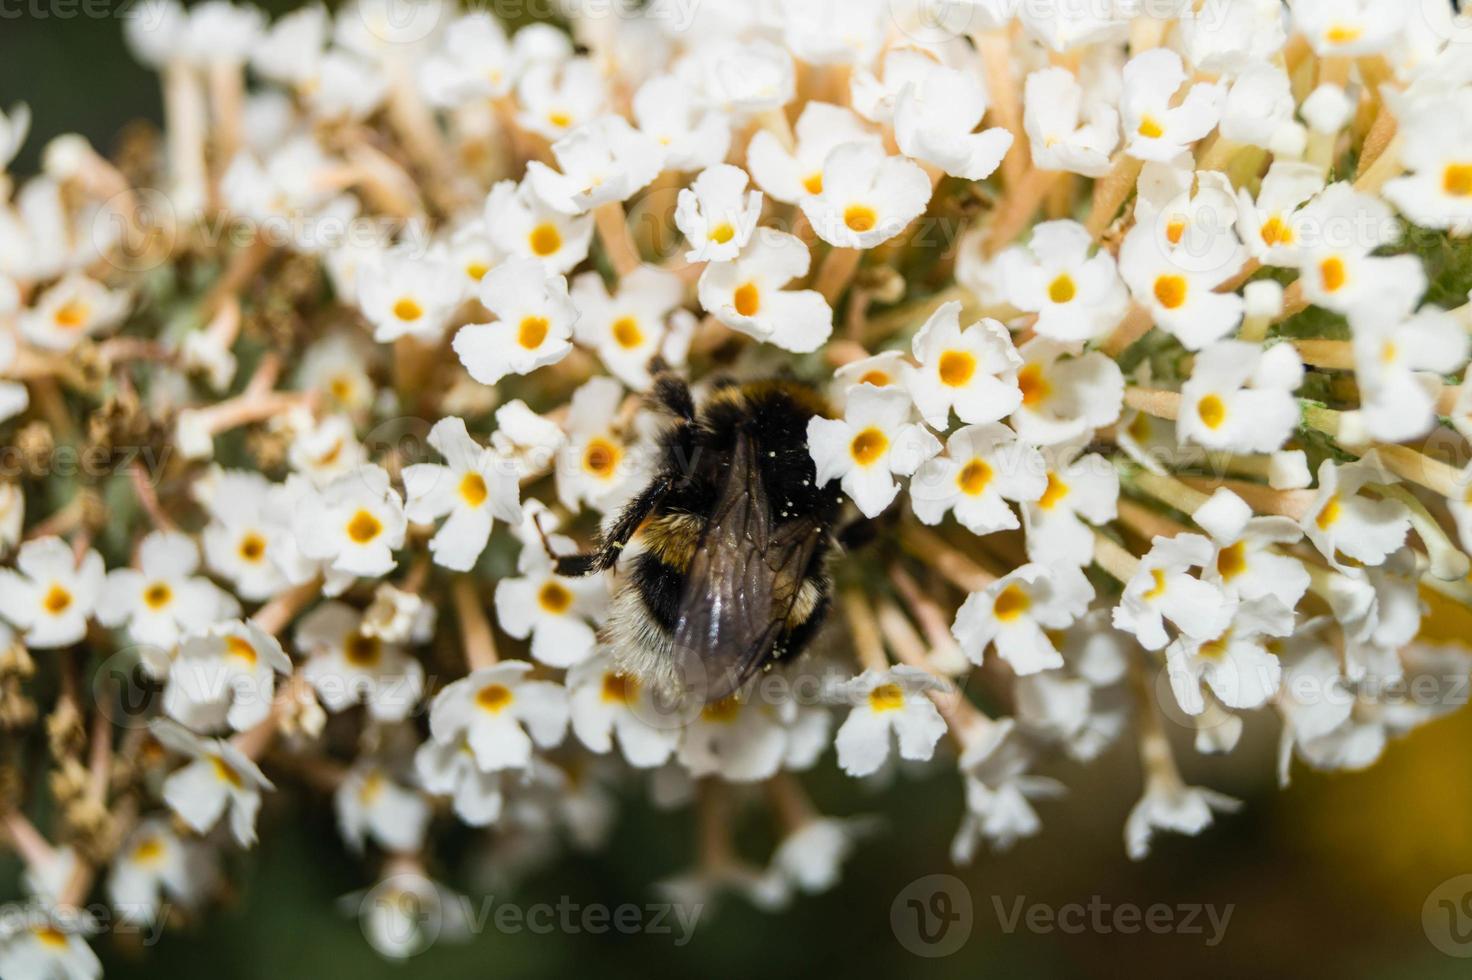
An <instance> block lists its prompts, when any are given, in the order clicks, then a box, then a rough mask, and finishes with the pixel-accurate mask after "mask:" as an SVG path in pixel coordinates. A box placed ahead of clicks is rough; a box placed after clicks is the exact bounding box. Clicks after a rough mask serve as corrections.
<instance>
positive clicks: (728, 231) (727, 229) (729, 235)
mask: <svg viewBox="0 0 1472 980" xmlns="http://www.w3.org/2000/svg"><path fill="white" fill-rule="evenodd" d="M735 237H736V229H735V228H732V227H731V222H729V221H722V222H721V223H720V224H718V225H716V226H715V227H714V228H712V229H711V232H710V240H711V241H713V242H715V243H716V244H717V245H724V244H726V243H727V242H729V241H730V240H731V239H733V238H735Z"/></svg>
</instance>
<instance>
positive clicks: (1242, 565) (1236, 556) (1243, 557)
mask: <svg viewBox="0 0 1472 980" xmlns="http://www.w3.org/2000/svg"><path fill="white" fill-rule="evenodd" d="M1216 571H1217V574H1218V575H1220V576H1221V577H1222V581H1223V582H1230V581H1231V580H1232V579H1234V578H1236V577H1237V576H1238V575H1241V574H1242V573H1243V572H1245V571H1247V545H1245V544H1243V543H1242V542H1241V541H1238V542H1237V543H1236V544H1231V545H1227V546H1226V547H1225V548H1223V549H1222V550H1221V551H1219V552H1217V556H1216Z"/></svg>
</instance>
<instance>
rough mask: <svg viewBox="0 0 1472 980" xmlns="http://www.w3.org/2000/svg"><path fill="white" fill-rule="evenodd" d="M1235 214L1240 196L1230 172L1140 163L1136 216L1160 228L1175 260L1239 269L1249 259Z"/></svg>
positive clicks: (1161, 244)
mask: <svg viewBox="0 0 1472 980" xmlns="http://www.w3.org/2000/svg"><path fill="white" fill-rule="evenodd" d="M1184 159H1185V158H1183V160H1184ZM1236 220H1237V198H1236V195H1235V193H1234V192H1233V190H1232V182H1231V181H1230V180H1229V179H1228V178H1227V175H1226V174H1223V173H1220V172H1218V171H1215V170H1203V171H1193V170H1192V169H1191V168H1190V166H1189V165H1185V166H1176V165H1172V164H1167V163H1156V162H1150V163H1147V164H1145V166H1144V167H1143V168H1142V169H1141V171H1140V179H1139V184H1138V194H1137V196H1136V198H1135V222H1136V223H1137V224H1139V225H1144V226H1147V227H1150V228H1153V229H1154V230H1155V232H1156V236H1155V244H1156V246H1157V247H1158V248H1159V249H1160V250H1161V251H1162V252H1163V253H1164V254H1165V255H1166V256H1168V257H1169V259H1170V261H1171V262H1172V263H1174V264H1175V265H1178V266H1181V267H1182V268H1186V269H1190V270H1193V271H1197V272H1203V273H1204V272H1212V273H1217V272H1219V273H1221V274H1222V275H1223V276H1230V275H1233V274H1235V273H1236V272H1237V271H1238V270H1239V269H1241V268H1242V263H1243V262H1244V261H1245V260H1246V250H1245V249H1244V248H1243V246H1242V242H1241V241H1239V240H1238V238H1237V233H1236V231H1235V229H1234V228H1233V227H1232V226H1233V223H1234V222H1236Z"/></svg>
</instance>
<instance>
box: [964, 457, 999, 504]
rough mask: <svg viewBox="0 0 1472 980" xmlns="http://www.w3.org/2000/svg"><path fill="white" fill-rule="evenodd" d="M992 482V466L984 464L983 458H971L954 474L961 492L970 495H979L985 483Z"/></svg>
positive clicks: (985, 486) (985, 485)
mask: <svg viewBox="0 0 1472 980" xmlns="http://www.w3.org/2000/svg"><path fill="white" fill-rule="evenodd" d="M991 482H992V468H991V467H990V466H988V465H987V464H986V460H984V459H973V460H972V461H971V462H969V463H967V464H966V465H965V466H963V467H962V468H961V472H960V473H959V474H957V476H956V484H957V486H959V487H960V488H961V492H962V493H964V494H966V495H967V496H970V497H979V496H981V494H982V491H984V490H986V488H987V485H988V484H989V483H991Z"/></svg>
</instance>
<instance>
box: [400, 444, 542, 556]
mask: <svg viewBox="0 0 1472 980" xmlns="http://www.w3.org/2000/svg"><path fill="white" fill-rule="evenodd" d="M429 444H430V445H431V446H433V447H434V448H435V449H436V450H438V451H439V454H440V455H441V456H443V457H444V458H445V465H440V464H438V463H414V464H412V465H410V466H406V467H404V491H405V493H406V494H407V495H408V501H407V503H406V504H405V507H404V514H405V516H406V517H407V518H408V519H409V520H410V521H413V522H414V523H415V524H429V523H432V522H433V521H435V520H437V519H438V518H441V517H444V516H446V515H449V520H447V521H445V523H444V525H443V526H442V527H441V528H440V529H439V531H437V532H436V533H435V536H434V537H433V538H431V539H430V542H429V550H430V553H431V554H432V555H434V560H435V563H436V564H438V565H442V566H444V567H445V568H448V569H451V570H453V571H457V572H467V571H469V570H470V569H471V568H472V567H474V565H475V562H476V560H477V559H479V558H480V555H481V552H483V551H485V548H486V542H487V541H489V540H490V537H491V525H492V523H493V520H494V518H500V519H501V520H503V521H506V522H507V523H508V524H513V525H514V524H519V523H521V502H520V489H519V488H518V486H517V482H516V472H515V470H514V469H513V468H512V467H511V465H510V464H508V463H507V462H506V461H504V460H502V459H501V457H500V456H499V455H497V454H496V453H495V452H494V451H493V450H490V449H486V448H484V447H483V446H481V445H480V444H479V443H477V442H476V441H475V440H474V439H471V438H470V433H469V432H468V431H466V428H465V421H464V420H463V419H458V418H454V417H450V418H443V419H440V420H439V421H438V422H436V423H435V425H434V428H432V429H430V430H429Z"/></svg>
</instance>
